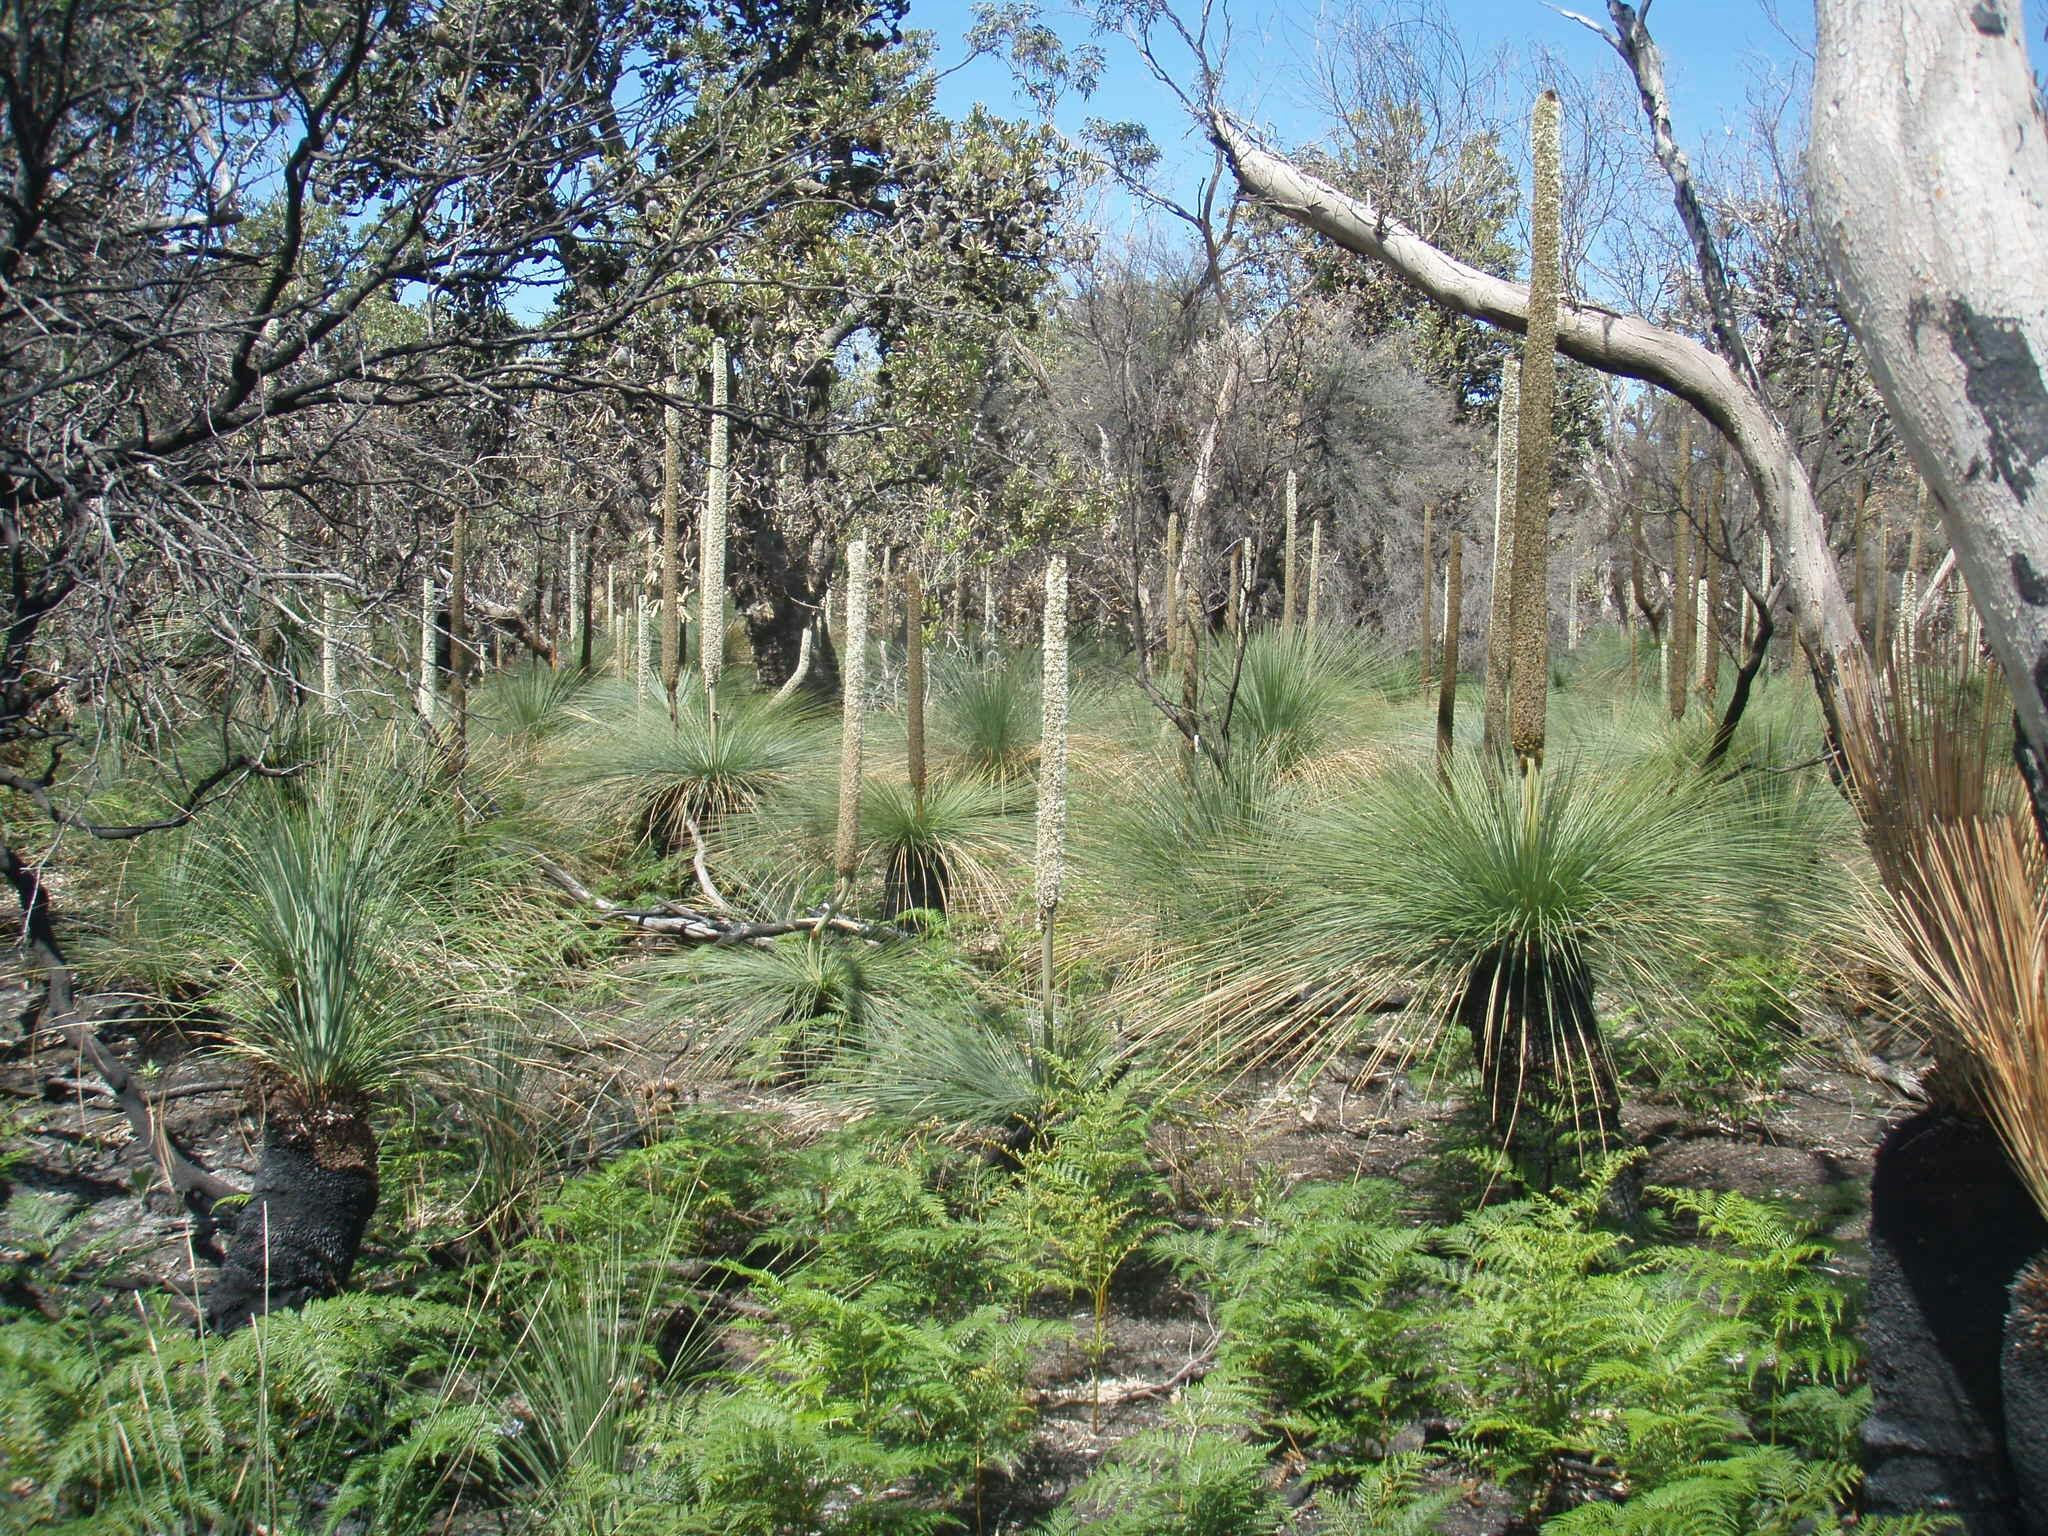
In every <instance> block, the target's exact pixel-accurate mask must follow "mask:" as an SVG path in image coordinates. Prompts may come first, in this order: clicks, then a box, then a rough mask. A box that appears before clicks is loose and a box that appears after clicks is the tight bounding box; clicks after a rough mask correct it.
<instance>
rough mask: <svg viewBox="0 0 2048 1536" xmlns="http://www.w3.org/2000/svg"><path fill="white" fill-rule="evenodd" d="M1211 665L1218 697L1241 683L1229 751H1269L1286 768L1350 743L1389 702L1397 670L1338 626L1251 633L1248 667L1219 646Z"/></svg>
mask: <svg viewBox="0 0 2048 1536" xmlns="http://www.w3.org/2000/svg"><path fill="white" fill-rule="evenodd" d="M1219 653H1220V654H1219ZM1209 666H1210V671H1211V679H1210V684H1209V690H1210V696H1211V697H1212V698H1221V697H1223V696H1224V695H1226V694H1227V693H1228V692H1229V690H1230V687H1231V684H1232V681H1233V678H1234V680H1235V682H1236V687H1237V692H1236V696H1235V698H1234V700H1233V701H1232V705H1231V709H1230V720H1229V731H1228V734H1227V737H1226V738H1225V739H1226V742H1227V746H1228V751H1229V755H1230V756H1231V757H1232V758H1233V759H1236V758H1239V757H1242V756H1256V757H1260V758H1263V759H1265V760H1266V761H1267V762H1268V763H1269V764H1270V765H1271V767H1272V768H1273V769H1274V771H1275V772H1278V773H1282V774H1286V773H1291V772H1293V771H1295V770H1296V769H1299V768H1301V767H1302V766H1304V765H1305V764H1306V763H1308V762H1309V761H1310V760H1311V759H1314V758H1317V757H1321V756H1323V755H1325V754H1327V753H1329V752H1331V751H1333V750H1335V749H1336V748H1338V747H1340V746H1342V745H1345V744H1346V741H1345V737H1346V733H1347V730H1349V729H1351V728H1353V727H1354V726H1355V725H1356V723H1357V722H1358V721H1359V720H1360V719H1361V718H1362V717H1365V716H1368V715H1370V714H1372V713H1373V712H1374V711H1375V710H1376V709H1377V708H1378V707H1379V706H1380V705H1381V704H1382V703H1383V702H1384V692H1383V690H1384V689H1385V687H1386V686H1387V684H1388V683H1389V682H1390V681H1391V678H1392V675H1393V668H1392V666H1391V664H1390V663H1389V662H1388V660H1387V658H1386V656H1385V654H1384V653H1383V652H1382V651H1381V650H1380V649H1379V648H1378V647H1377V646H1376V645H1374V644H1373V643H1372V642H1371V641H1369V640H1367V639H1365V638H1364V637H1363V636H1360V635H1357V634H1355V633H1350V632H1347V631H1344V630H1340V629H1338V628H1336V627H1335V626H1334V625H1333V626H1331V627H1330V628H1329V629H1328V630H1327V631H1323V630H1307V629H1297V630H1261V631H1259V632H1258V633H1256V634H1253V635H1252V636H1250V637H1249V638H1248V639H1246V641H1245V643H1244V662H1243V665H1242V666H1241V667H1240V666H1239V665H1238V661H1237V656H1236V653H1235V652H1234V651H1231V650H1225V648H1223V647H1220V646H1219V647H1216V648H1214V650H1212V652H1211V656H1210V662H1209ZM1219 728H1220V727H1219Z"/></svg>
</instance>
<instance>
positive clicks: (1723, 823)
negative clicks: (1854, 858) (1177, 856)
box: [1140, 751, 1833, 1180]
mask: <svg viewBox="0 0 2048 1536" xmlns="http://www.w3.org/2000/svg"><path fill="white" fill-rule="evenodd" d="M1613 757H1614V754H1613V752H1612V751H1606V752H1601V753H1599V755H1598V758H1597V763H1598V765H1597V766H1596V759H1595V758H1594V757H1592V756H1588V757H1587V758H1585V759H1582V760H1572V759H1565V760H1563V761H1558V762H1553V763H1552V764H1551V765H1550V766H1549V767H1548V768H1547V769H1546V771H1545V772H1544V774H1543V776H1542V791H1541V793H1540V794H1535V795H1532V794H1530V793H1528V792H1527V791H1526V788H1525V786H1526V783H1527V781H1526V780H1522V779H1521V777H1520V776H1518V775H1507V774H1501V773H1498V772H1497V771H1495V770H1494V768H1493V766H1492V765H1491V764H1490V763H1489V762H1488V761H1487V760H1486V759H1484V758H1483V757H1482V758H1478V759H1472V758H1466V759H1460V760H1457V761H1454V762H1453V764H1452V765H1451V770H1450V774H1449V782H1448V784H1443V783H1440V782H1439V780H1438V777H1437V775H1436V773H1435V772H1433V771H1431V770H1430V769H1429V768H1426V767H1423V766H1421V765H1416V766H1415V767H1413V768H1403V769H1397V770H1394V771H1391V772H1389V773H1387V774H1383V775H1380V776H1377V777H1376V778H1375V779H1373V780H1372V781H1371V782H1369V783H1363V784H1352V785H1349V786H1340V787H1338V788H1337V789H1336V790H1334V791H1333V792H1330V793H1326V794H1320V795H1313V796H1305V797H1301V798H1300V799H1299V800H1298V801H1297V802H1295V803H1293V804H1283V805H1281V806H1280V807H1279V808H1278V809H1277V810H1270V811H1269V812H1268V813H1267V814H1266V815H1265V816H1263V817H1261V818H1258V819H1256V820H1241V821H1239V822H1238V824H1237V827H1236V829H1235V831H1234V832H1233V835H1232V837H1231V838H1230V839H1229V840H1228V841H1227V842H1223V843H1219V844H1217V845H1215V846H1213V847H1211V848H1209V849H1208V850H1206V851H1205V852H1204V853H1203V854H1202V855H1201V861H1200V873H1201V881H1200V884H1201V885H1202V886H1203V887H1204V889H1205V891H1206V892H1207V900H1208V902H1209V908H1208V910H1209V911H1210V913H1211V914H1212V917H1211V920H1210V921H1208V922H1205V923H1204V924H1202V925H1201V926H1200V927H1199V928H1198V929H1193V930H1183V936H1182V937H1181V938H1180V939H1178V941H1177V942H1175V943H1174V944H1172V945H1171V946H1169V948H1168V951H1167V952H1165V953H1162V954H1161V955H1160V956H1159V957H1157V958H1156V959H1155V960H1154V961H1153V962H1152V964H1151V968H1150V971H1149V973H1148V975H1147V977H1146V979H1145V981H1144V982H1143V983H1142V984H1140V991H1142V992H1143V993H1144V995H1145V1000H1146V1002H1147V1003H1148V1004H1150V1005H1151V1006H1152V1007H1153V1008H1154V1010H1155V1018H1156V1019H1157V1020H1158V1022H1157V1023H1156V1024H1155V1025H1154V1027H1153V1031H1152V1034H1153V1040H1152V1043H1153V1044H1155V1045H1157V1046H1159V1047H1161V1048H1163V1049H1165V1050H1167V1051H1169V1052H1171V1053H1172V1054H1173V1055H1175V1056H1179V1057H1183V1058H1185V1059H1187V1060H1188V1061H1190V1062H1191V1063H1192V1064H1194V1065H1196V1066H1198V1067H1200V1068H1202V1069H1204V1070H1207V1069H1211V1068H1217V1067H1222V1068H1234V1067H1240V1066H1242V1065H1244V1064H1245V1063H1246V1062H1256V1061H1270V1060H1276V1059H1280V1060H1285V1059H1294V1060H1311V1059H1314V1058H1316V1057H1319V1056H1321V1055H1323V1054H1325V1053H1328V1052H1332V1051H1335V1050H1338V1049H1340V1048H1341V1049H1352V1050H1358V1051H1363V1052H1366V1053H1368V1054H1371V1055H1374V1056H1376V1057H1377V1056H1384V1055H1387V1054H1397V1055H1399V1054H1405V1053H1408V1052H1412V1051H1419V1050H1426V1049H1427V1045H1428V1041H1427V1040H1426V1039H1418V1038H1417V1037H1416V1036H1415V1034H1414V1033H1413V1031H1412V1030H1397V1029H1389V1028H1388V1027H1387V1026H1386V1025H1385V1024H1384V1023H1383V1022H1382V1019H1383V1016H1382V1015H1381V1014H1380V1013H1379V1012H1378V1011H1377V1010H1378V1009H1379V1007H1380V1006H1381V1005H1382V1004H1383V1003H1384V1002H1385V1001H1386V999H1388V998H1389V997H1392V996H1396V995H1402V994H1406V995H1408V996H1409V997H1410V998H1411V999H1412V1001H1411V1004H1410V1016H1411V1018H1419V1019H1422V1020H1426V1021H1428V1023H1429V1025H1430V1026H1431V1033H1432V1034H1434V1033H1435V1032H1436V1031H1439V1030H1442V1029H1444V1028H1445V1027H1451V1028H1455V1029H1456V1030H1457V1031H1458V1032H1459V1033H1460V1034H1462V1035H1463V1036H1465V1037H1466V1038H1467V1039H1469V1041H1470V1043H1471V1048H1472V1058H1473V1060H1474V1062H1475V1063H1476V1064H1477V1066H1478V1070H1479V1086H1480V1097H1481V1101H1482V1103H1483V1105H1484V1108H1485V1110H1486V1112H1487V1114H1488V1116H1489V1118H1490V1119H1491V1121H1492V1123H1493V1126H1494V1128H1495V1131H1496V1133H1497V1134H1498V1135H1499V1136H1500V1137H1501V1138H1502V1140H1503V1141H1504V1142H1506V1143H1507V1144H1509V1145H1510V1146H1511V1148H1512V1149H1513V1150H1514V1151H1515V1152H1516V1153H1517V1154H1518V1156H1519V1157H1520V1158H1521V1159H1522V1160H1523V1166H1524V1168H1525V1170H1527V1171H1528V1172H1529V1173H1530V1174H1531V1176H1532V1177H1534V1178H1536V1179H1538V1180H1540V1179H1541V1178H1543V1177H1546V1176H1547V1175H1548V1172H1549V1171H1550V1168H1551V1165H1552V1164H1553V1162H1554V1161H1555V1160H1556V1159H1557V1157H1558V1155H1559V1152H1560V1148H1559V1145H1558V1133H1559V1132H1560V1130H1569V1129H1571V1128H1572V1126H1573V1124H1574V1122H1576V1123H1577V1124H1578V1125H1580V1126H1583V1127H1585V1128H1587V1129H1597V1128H1600V1127H1603V1126H1604V1127H1606V1128H1611V1127H1612V1125H1613V1116H1614V1112H1615V1109H1616V1107H1617V1106H1616V1099H1615V1089H1614V1081H1613V1077H1612V1073H1611V1071H1610V1069H1609V1067H1608V1064H1607V1060H1606V1050H1605V1042H1604V1039H1603V1037H1602V1034H1601V1030H1600V1026H1599V1019H1598V1016H1597V1014H1596V1012H1595V1006H1594V1004H1595V989H1596V987H1597V988H1600V989H1602V990H1604V991H1605V992H1606V993H1607V994H1608V995H1611V996H1615V997H1617V998H1620V999H1625V1000H1629V1001H1632V1002H1634V1003H1636V1004H1638V1005H1640V1006H1641V1007H1642V1009H1643V1010H1644V1013H1645V1016H1647V1017H1664V1018H1670V1017H1684V1016H1686V1015H1687V1014H1688V1013H1689V1012H1690V1011H1691V1010H1692V1008H1693V1004H1692V1003H1691V1002H1690V1001H1689V997H1690V994H1691V989H1690V986H1689V978H1690V977H1691V976H1692V975H1693V974H1694V968H1695V967H1696V966H1697V965H1698V964H1699V963H1700V957H1701V956H1702V955H1703V954H1707V953H1712V952H1714V951H1715V950H1717V949H1722V948H1727V949H1739V950H1746V949H1747V948H1749V947H1751V946H1753V945H1754V943H1755V942H1756V935H1757V934H1758V932H1760V931H1775V932H1777V933H1778V934H1780V935H1781V936H1789V935H1790V934H1793V933H1796V932H1798V931H1799V930H1800V928H1801V927H1802V925H1803V924H1804V923H1805V921H1806V918H1807V916H1808V912H1809V906H1810V904H1812V903H1814V902H1817V901H1819V900H1821V899H1822V898H1823V896H1824V895H1825V892H1826V891H1827V890H1828V889H1829V888H1830V881H1831V876H1832V869H1833V866H1832V865H1831V864H1829V863H1828V862H1826V859H1825V856H1824V855H1823V854H1820V853H1818V852H1816V847H1817V845H1818V844H1819V843H1820V842H1822V841H1823V839H1822V838H1821V837H1820V835H1819V834H1818V832H1817V830H1816V827H1817V822H1816V818H1817V817H1819V816H1822V815H1824V814H1825V813H1826V811H1827V810H1828V809H1830V808H1831V807H1832V806H1833V802H1832V801H1830V800H1828V799H1827V797H1826V796H1825V795H1822V794H1820V793H1818V792H1813V793H1809V792H1808V791H1806V790H1804V789H1794V788H1792V787H1790V786H1788V785H1772V786H1768V787H1757V786H1753V785H1751V784H1749V783H1747V782H1745V781H1740V780H1733V779H1719V780H1713V779H1708V778H1705V777H1703V776H1701V775H1699V774H1698V773H1696V772H1694V771H1692V770H1691V769H1690V768H1689V767H1679V768H1674V767H1673V766H1672V765H1670V764H1669V763H1665V762H1660V761H1657V760H1655V759H1654V758H1651V757H1645V758H1644V759H1643V760H1642V761H1640V762H1639V763H1637V764H1635V765H1624V766H1610V764H1611V763H1612V760H1613ZM1183 879H1186V874H1185V872H1183Z"/></svg>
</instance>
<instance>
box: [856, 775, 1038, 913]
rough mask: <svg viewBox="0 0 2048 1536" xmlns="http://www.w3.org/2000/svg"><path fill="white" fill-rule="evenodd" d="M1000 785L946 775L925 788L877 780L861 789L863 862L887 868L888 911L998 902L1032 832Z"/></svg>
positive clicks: (982, 906)
mask: <svg viewBox="0 0 2048 1536" xmlns="http://www.w3.org/2000/svg"><path fill="white" fill-rule="evenodd" d="M1016 812H1017V807H1015V806H1014V805H1013V804H1012V797H1011V796H1010V795H1009V794H1008V793H1007V792H1006V791H1005V789H1004V786H1003V785H1001V784H999V783H991V782H990V781H988V780H986V779H982V778H973V777H965V776H961V777H956V776H953V775H950V774H949V775H945V776H942V777H940V778H937V779H934V780H932V781H931V782H930V783H929V784H928V785H927V786H926V787H925V788H924V789H922V790H919V789H918V788H916V787H915V786H913V785H911V784H907V783H902V782H899V781H897V780H894V779H871V780H869V781H868V784H867V787H866V789H865V790H864V791H863V792H862V795H861V833H862V841H863V844H864V852H863V855H862V860H861V862H862V864H863V865H865V866H867V867H876V866H879V867H880V869H881V871H882V881H883V895H882V911H883V915H884V916H886V917H889V918H896V917H900V916H902V915H903V914H904V913H906V912H913V911H927V912H937V913H944V912H947V911H949V910H951V909H952V908H953V907H954V906H955V905H956V904H958V903H960V902H961V901H962V900H963V899H964V900H965V902H966V904H967V905H969V906H970V907H974V908H978V909H980V910H983V911H990V910H993V909H994V908H996V907H997V906H998V905H999V904H1000V902H1001V900H1002V896H1003V892H1004V889H1005V887H1006V885H1007V884H1008V877H1009V874H1010V872H1011V871H1012V870H1013V869H1014V868H1015V867H1016V866H1017V865H1018V864H1019V863H1020V862H1021V860H1022V854H1023V848H1024V841H1025V833H1024V825H1023V821H1022V819H1021V818H1020V817H1019V816H1018V815H1017V813H1016Z"/></svg>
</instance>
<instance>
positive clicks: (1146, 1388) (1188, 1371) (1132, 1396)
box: [1031, 1333, 1223, 1408]
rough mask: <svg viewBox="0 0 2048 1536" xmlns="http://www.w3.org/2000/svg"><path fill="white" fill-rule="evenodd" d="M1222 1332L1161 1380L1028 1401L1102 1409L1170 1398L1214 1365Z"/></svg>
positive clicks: (1039, 1394) (1038, 1404)
mask: <svg viewBox="0 0 2048 1536" xmlns="http://www.w3.org/2000/svg"><path fill="white" fill-rule="evenodd" d="M1222 1340H1223V1335H1222V1334H1221V1333H1218V1334H1217V1335H1216V1336H1215V1337H1214V1338H1212V1339H1210V1340H1209V1342H1208V1343H1207V1344H1206V1345H1204V1346H1203V1348H1202V1350H1201V1352H1200V1353H1199V1354H1197V1355H1196V1356H1195V1357H1194V1358H1193V1359H1191V1360H1189V1361H1188V1363H1187V1364H1186V1365H1184V1366H1182V1367H1181V1368H1180V1369H1179V1370H1177V1371H1175V1372H1174V1373H1173V1374H1172V1375H1171V1376H1169V1377H1167V1378H1166V1380H1164V1381H1140V1382H1132V1383H1130V1384H1129V1385H1126V1386H1115V1387H1110V1388H1108V1389H1107V1390H1105V1391H1103V1392H1102V1393H1100V1394H1099V1395H1098V1394H1096V1393H1093V1392H1090V1393H1087V1394H1086V1395H1084V1396H1081V1397H1063V1396H1059V1395H1056V1394H1055V1393H1052V1392H1049V1391H1047V1392H1036V1393H1033V1394H1032V1398H1031V1401H1032V1403H1033V1404H1034V1406H1036V1407H1039V1408H1093V1407H1095V1406H1096V1405H1097V1404H1098V1403H1099V1404H1100V1405H1101V1406H1102V1407H1104V1408H1117V1407H1121V1406H1122V1405H1123V1404H1125V1403H1143V1402H1149V1401H1151V1400H1152V1399H1154V1398H1160V1397H1171V1396H1173V1394H1174V1393H1176V1392H1178V1391H1179V1390H1180V1389H1181V1388H1182V1387H1185V1386H1188V1385H1190V1384H1191V1383H1194V1382H1197V1381H1200V1380H1201V1379H1202V1378H1203V1377H1204V1376H1206V1375H1208V1374H1209V1372H1210V1370H1211V1369H1212V1368H1213V1367H1214V1366H1215V1364H1216V1348H1217V1346H1218V1345H1219V1344H1220V1343H1221V1342H1222Z"/></svg>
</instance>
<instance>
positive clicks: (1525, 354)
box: [1508, 91, 1563, 768]
mask: <svg viewBox="0 0 2048 1536" xmlns="http://www.w3.org/2000/svg"><path fill="white" fill-rule="evenodd" d="M1560 113H1561V107H1560V104H1559V102H1558V98H1557V92H1555V91H1545V92H1544V93H1543V94H1542V95H1541V96H1538V97H1537V98H1536V109H1535V112H1534V114H1533V116H1532V118H1531V121H1530V125H1529V138H1530V148H1531V149H1532V151H1533V152H1534V156H1535V161H1536V184H1535V196H1534V197H1533V199H1532V200H1531V203H1530V219H1529V329H1528V332H1527V334H1526V335H1525V337H1524V338H1523V342H1522V398H1521V421H1520V424H1519V431H1518V438H1519V441H1518V443H1517V445H1516V446H1517V452H1516V457H1515V563H1514V577H1513V582H1512V584H1511V585H1510V587H1509V589H1508V595H1509V624H1508V629H1509V649H1510V655H1511V658H1512V662H1513V670H1512V672H1511V673H1510V676H1509V683H1508V734H1509V737H1510V739H1511V742H1512V745H1513V746H1514V750H1515V757H1516V759H1517V760H1518V761H1519V762H1520V763H1521V764H1522V765H1523V766H1524V767H1525V768H1540V767H1541V766H1542V764H1543V732H1544V720H1545V712H1546V711H1545V706H1546V705H1547V703H1548V694H1549V687H1550V585H1549V561H1548V555H1549V552H1550V538H1549V533H1550V489H1551V474H1552V468H1553V466H1552V462H1551V461H1552V459H1553V458H1554V456H1555V454H1556V437H1555V434H1554V431H1553V426H1552V421H1551V415H1552V406H1553V405H1554V403H1555V401H1556V398H1557V307H1558V303H1559V300H1560V299H1561V297H1562V292H1561V290H1562V279H1563V273H1562V271H1561V266H1560V250H1559V240H1560V235H1559V227H1560V220H1561V203H1562V197H1563V193H1562V183H1561V181H1560V173H1559V169H1558V161H1559V128H1560V124H1559V118H1560Z"/></svg>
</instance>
